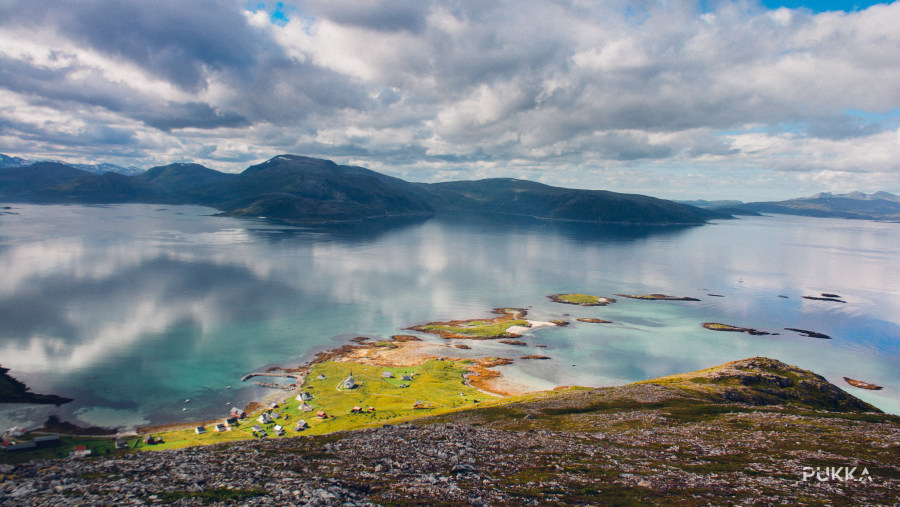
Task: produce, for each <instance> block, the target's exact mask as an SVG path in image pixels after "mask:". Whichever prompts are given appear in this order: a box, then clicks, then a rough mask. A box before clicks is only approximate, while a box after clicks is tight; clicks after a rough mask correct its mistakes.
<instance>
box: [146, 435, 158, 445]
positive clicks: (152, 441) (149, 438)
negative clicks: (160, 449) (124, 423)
mask: <svg viewBox="0 0 900 507" xmlns="http://www.w3.org/2000/svg"><path fill="white" fill-rule="evenodd" d="M144 443H145V444H147V445H155V444H161V443H162V437H154V436H151V435H147V436H146V437H144Z"/></svg>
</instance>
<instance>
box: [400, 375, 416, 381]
mask: <svg viewBox="0 0 900 507" xmlns="http://www.w3.org/2000/svg"><path fill="white" fill-rule="evenodd" d="M412 377H413V376H412V375H410V374H406V375H402V376H401V377H400V380H405V381H407V382H409V381H410V380H412Z"/></svg>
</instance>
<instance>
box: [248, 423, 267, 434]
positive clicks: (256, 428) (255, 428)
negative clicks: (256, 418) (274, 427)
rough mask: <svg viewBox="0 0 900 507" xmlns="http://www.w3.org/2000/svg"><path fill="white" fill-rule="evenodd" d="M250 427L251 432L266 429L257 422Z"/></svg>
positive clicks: (259, 431)
mask: <svg viewBox="0 0 900 507" xmlns="http://www.w3.org/2000/svg"><path fill="white" fill-rule="evenodd" d="M251 429H252V430H253V433H263V432H265V431H266V430H264V429H263V427H262V426H260V425H258V424H254V425H253V428H251Z"/></svg>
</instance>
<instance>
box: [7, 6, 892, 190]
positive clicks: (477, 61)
mask: <svg viewBox="0 0 900 507" xmlns="http://www.w3.org/2000/svg"><path fill="white" fill-rule="evenodd" d="M898 26H900V2H897V1H895V2H893V3H875V2H871V1H859V2H854V1H851V0H847V1H838V0H834V1H827V0H824V1H812V0H785V1H781V2H778V1H773V0H752V1H743V0H735V1H727V0H604V1H592V0H544V1H537V0H515V1H504V0H496V1H490V2H485V1H482V0H471V1H470V0H451V1H438V0H409V1H407V0H342V1H339V2H338V1H334V0H301V1H296V2H290V1H285V2H268V1H266V2H263V1H256V0H198V1H191V2H185V1H183V0H154V1H153V2H146V1H140V0H133V1H129V0H81V1H79V2H71V1H67V0H42V1H41V2H35V1H33V0H23V1H18V0H0V153H4V154H6V155H10V156H19V157H22V158H25V159H29V160H41V159H57V160H65V161H69V162H73V163H75V162H77V163H101V162H109V163H114V164H118V165H122V166H137V167H141V168H149V167H153V166H156V165H164V164H168V163H174V162H197V163H201V164H204V165H206V166H208V167H211V168H213V169H217V170H220V171H226V172H239V171H241V170H243V169H245V168H246V167H248V166H249V165H252V164H256V163H259V162H262V161H264V160H267V159H269V158H271V157H274V156H276V155H279V154H283V153H291V154H298V155H306V156H312V157H320V158H327V159H331V160H334V161H335V162H338V163H340V164H350V165H360V166H363V167H368V168H370V169H373V170H376V171H380V172H383V173H386V174H390V175H392V176H397V177H400V178H404V179H407V180H410V181H422V182H432V181H448V180H461V179H480V178H488V177H510V178H520V179H527V180H532V181H539V182H542V183H547V184H551V185H556V186H563V187H572V188H590V189H607V190H613V191H618V192H630V193H641V194H648V195H653V196H657V197H664V198H669V199H740V200H744V201H751V200H777V199H786V198H790V197H798V196H804V195H810V194H813V193H816V192H821V191H831V192H849V191H854V190H861V191H864V192H874V191H878V190H885V191H889V192H894V193H900V29H898V28H897V27H898Z"/></svg>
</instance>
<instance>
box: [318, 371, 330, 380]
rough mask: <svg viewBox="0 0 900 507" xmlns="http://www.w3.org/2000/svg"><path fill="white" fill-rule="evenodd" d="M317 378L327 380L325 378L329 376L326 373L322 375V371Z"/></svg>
mask: <svg viewBox="0 0 900 507" xmlns="http://www.w3.org/2000/svg"><path fill="white" fill-rule="evenodd" d="M316 378H317V379H319V380H325V379H327V378H328V377H326V376H325V375H322V374H321V373H320V374H319V376H318V377H316Z"/></svg>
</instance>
